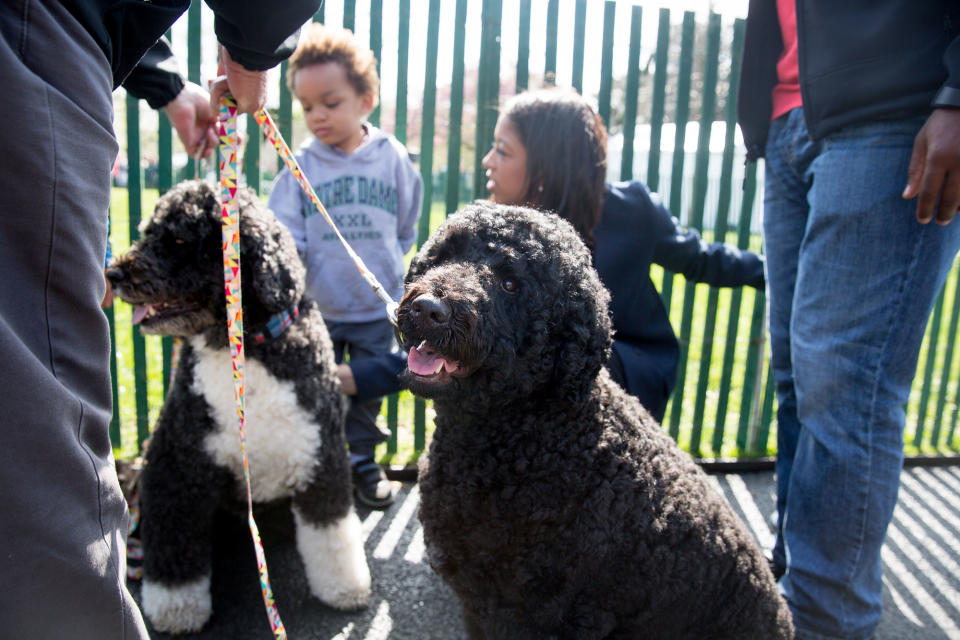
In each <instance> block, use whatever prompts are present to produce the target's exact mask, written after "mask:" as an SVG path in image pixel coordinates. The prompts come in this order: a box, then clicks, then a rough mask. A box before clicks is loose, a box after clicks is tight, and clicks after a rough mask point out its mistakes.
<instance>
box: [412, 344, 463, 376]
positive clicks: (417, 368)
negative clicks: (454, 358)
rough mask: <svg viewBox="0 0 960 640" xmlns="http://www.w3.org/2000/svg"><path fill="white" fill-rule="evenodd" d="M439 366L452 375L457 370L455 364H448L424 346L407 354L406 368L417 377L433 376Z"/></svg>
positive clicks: (415, 348)
mask: <svg viewBox="0 0 960 640" xmlns="http://www.w3.org/2000/svg"><path fill="white" fill-rule="evenodd" d="M441 365H443V367H444V368H446V370H447V372H448V373H453V372H454V371H456V370H457V369H458V368H459V365H457V363H455V362H450V361H449V360H447V359H446V358H444V357H443V356H441V355H440V354H439V353H437V352H436V351H434V350H433V349H432V348H430V347H429V346H427V345H425V344H424V345H420V346H419V347H414V348H412V349H410V353H408V354H407V366H408V367H409V368H410V371H413V372H414V373H415V374H417V375H418V376H430V375H433V374H435V373H437V372H438V371H439V370H440V366H441Z"/></svg>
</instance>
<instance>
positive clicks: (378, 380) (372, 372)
mask: <svg viewBox="0 0 960 640" xmlns="http://www.w3.org/2000/svg"><path fill="white" fill-rule="evenodd" d="M406 366H407V355H406V354H405V353H404V352H403V351H395V352H391V353H384V354H381V355H379V356H374V357H372V358H360V359H358V360H356V361H352V362H349V363H343V364H340V365H337V376H339V378H340V383H341V385H342V386H343V392H344V393H345V394H347V395H348V396H353V397H355V398H356V399H357V401H358V402H365V401H367V400H372V399H374V398H380V397H382V396H385V395H389V394H391V393H396V392H397V391H400V389H402V387H401V385H400V379H399V377H398V376H399V375H400V373H401V372H402V371H403V370H404V368H405V367H406Z"/></svg>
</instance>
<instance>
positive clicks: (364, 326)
mask: <svg viewBox="0 0 960 640" xmlns="http://www.w3.org/2000/svg"><path fill="white" fill-rule="evenodd" d="M327 331H329V332H330V340H331V341H332V342H333V353H334V357H335V358H336V361H337V363H338V364H339V363H341V362H343V360H344V357H345V356H346V355H349V356H350V361H351V362H354V361H356V360H360V359H362V358H373V357H377V356H382V355H384V354H387V353H390V351H391V350H392V349H393V348H394V331H393V325H392V324H390V321H389V320H387V319H386V318H384V319H383V320H373V321H371V322H327ZM382 400H383V398H379V397H378V398H372V399H369V400H362V401H358V400H357V398H351V399H350V408H349V409H348V410H347V420H346V424H345V425H344V434H345V435H346V438H347V445H349V447H350V453H352V454H354V455H361V456H372V455H373V454H374V450H375V449H376V446H377V445H378V444H380V443H381V442H386V440H387V438H388V437H389V436H390V434H389V433H387V432H385V431H383V430H382V429H381V428H380V427H378V426H377V415H379V414H380V404H381V401H382Z"/></svg>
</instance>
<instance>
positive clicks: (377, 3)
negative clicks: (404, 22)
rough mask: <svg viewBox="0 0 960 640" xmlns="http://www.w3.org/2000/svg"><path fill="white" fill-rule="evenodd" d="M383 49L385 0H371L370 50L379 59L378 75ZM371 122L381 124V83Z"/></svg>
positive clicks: (376, 125) (377, 125)
mask: <svg viewBox="0 0 960 640" xmlns="http://www.w3.org/2000/svg"><path fill="white" fill-rule="evenodd" d="M382 49H383V0H370V50H371V51H373V56H374V58H376V60H377V77H378V78H381V77H382V76H381V74H380V54H381V53H382ZM368 120H369V121H370V124H372V125H373V126H375V127H379V126H380V85H379V84H378V85H377V106H376V107H374V109H373V112H371V113H370V117H369V118H368Z"/></svg>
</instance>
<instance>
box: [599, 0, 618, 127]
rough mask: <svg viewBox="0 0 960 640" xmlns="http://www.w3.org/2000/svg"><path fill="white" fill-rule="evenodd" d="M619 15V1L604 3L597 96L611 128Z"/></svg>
mask: <svg viewBox="0 0 960 640" xmlns="http://www.w3.org/2000/svg"><path fill="white" fill-rule="evenodd" d="M616 16H617V3H616V2H615V1H614V0H607V1H606V2H604V3H603V44H602V46H601V53H600V94H599V95H598V96H597V111H598V113H599V115H600V119H601V120H603V125H604V126H605V127H607V129H609V128H610V94H611V93H612V92H613V33H614V20H615V19H616Z"/></svg>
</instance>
